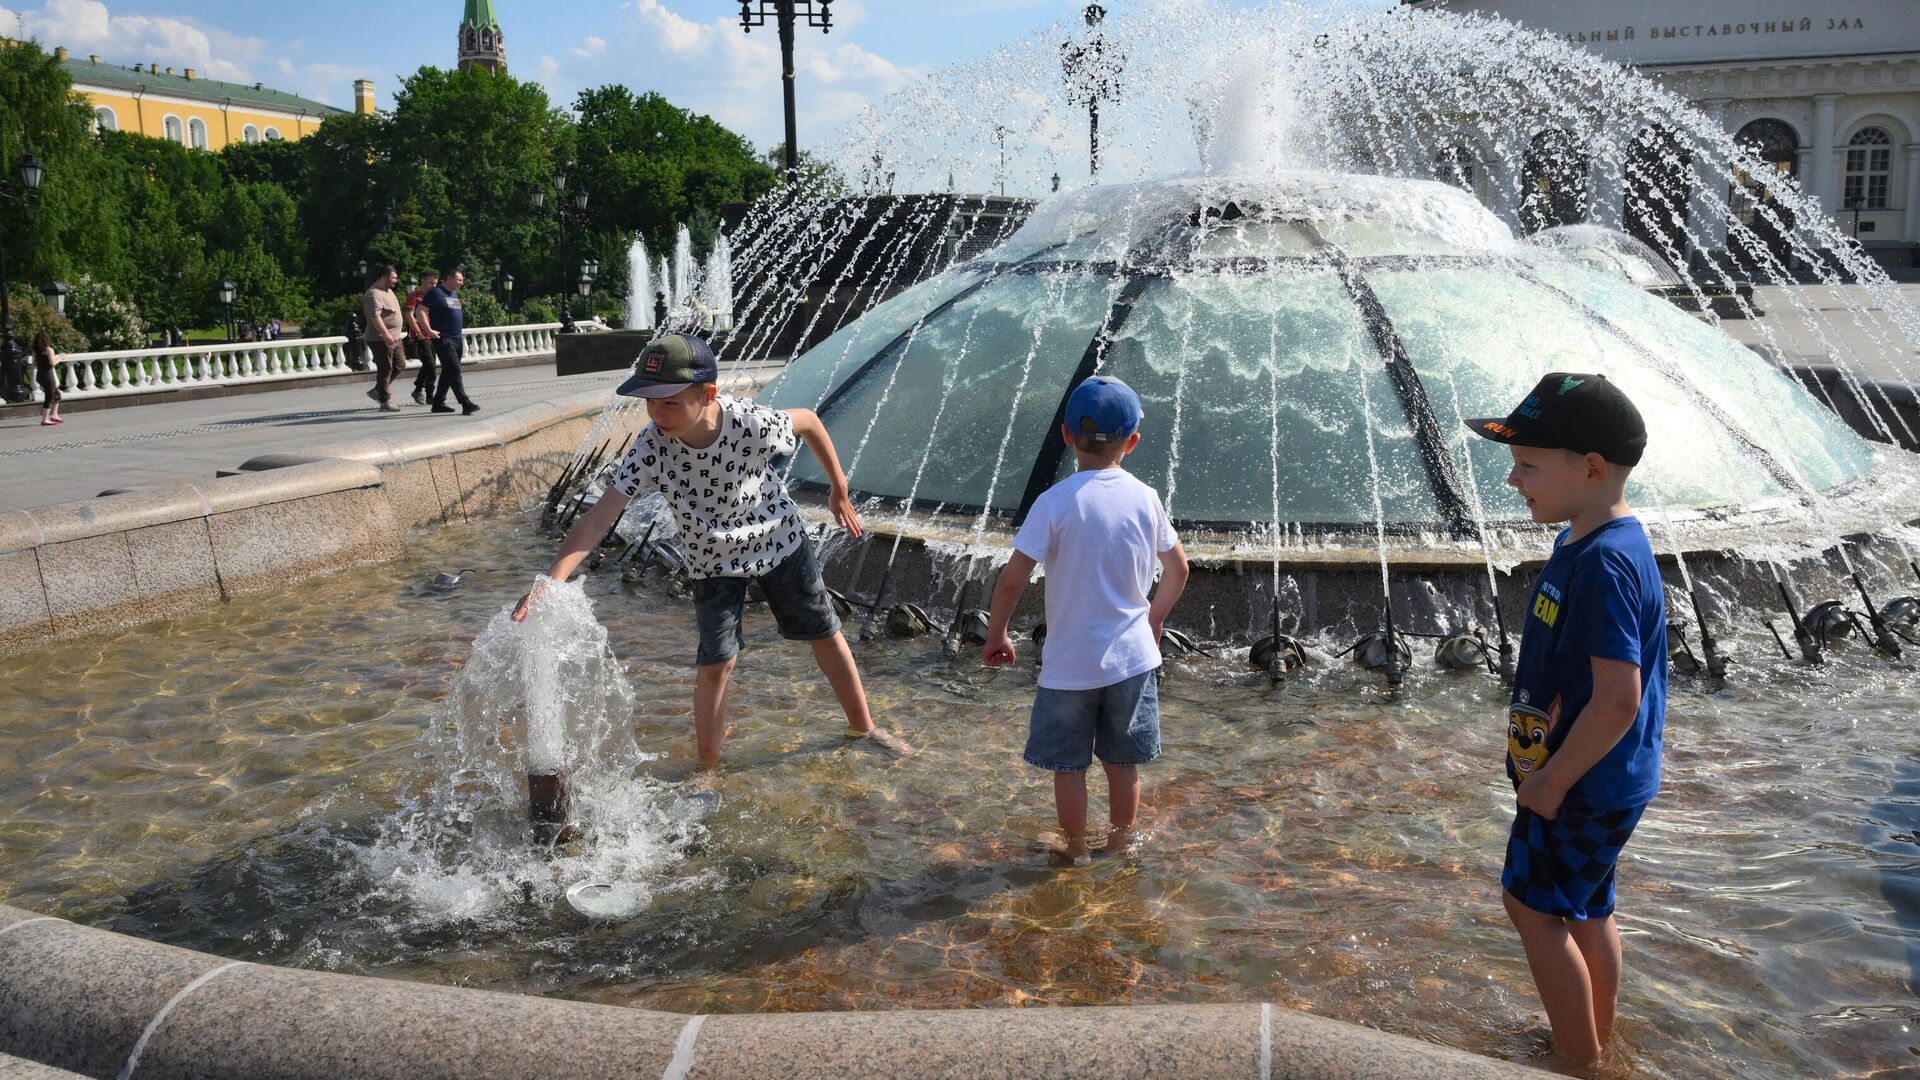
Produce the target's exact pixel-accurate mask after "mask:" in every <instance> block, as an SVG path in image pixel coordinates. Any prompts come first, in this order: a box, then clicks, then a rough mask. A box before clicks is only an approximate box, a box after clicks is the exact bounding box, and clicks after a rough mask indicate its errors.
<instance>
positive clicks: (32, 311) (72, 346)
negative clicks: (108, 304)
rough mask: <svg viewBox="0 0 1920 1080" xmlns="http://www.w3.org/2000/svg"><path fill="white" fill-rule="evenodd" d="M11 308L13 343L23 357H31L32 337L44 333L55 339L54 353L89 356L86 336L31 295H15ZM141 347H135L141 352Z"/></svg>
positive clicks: (89, 346) (137, 344)
mask: <svg viewBox="0 0 1920 1080" xmlns="http://www.w3.org/2000/svg"><path fill="white" fill-rule="evenodd" d="M11 300H12V303H11V304H10V305H9V307H10V308H11V311H12V315H13V343H14V344H15V345H17V346H19V348H20V353H21V355H22V356H23V357H29V358H30V357H31V355H32V354H31V353H30V352H29V350H31V349H32V348H33V336H34V335H35V334H38V333H39V332H40V331H42V330H45V331H46V332H47V336H48V337H50V338H52V339H53V351H54V352H57V353H76V352H90V351H92V349H91V343H90V342H88V341H87V335H85V334H83V333H81V332H80V331H79V330H76V329H75V328H74V325H73V324H72V323H71V322H68V321H67V320H66V319H63V318H61V317H60V316H58V315H55V314H54V313H53V308H51V307H48V306H47V302H46V301H45V300H42V299H41V298H39V297H38V296H34V295H32V294H30V293H20V292H17V293H14V294H13V296H12V297H11ZM140 344H144V342H142V343H136V344H135V345H134V346H132V347H133V348H138V347H139V345H140Z"/></svg>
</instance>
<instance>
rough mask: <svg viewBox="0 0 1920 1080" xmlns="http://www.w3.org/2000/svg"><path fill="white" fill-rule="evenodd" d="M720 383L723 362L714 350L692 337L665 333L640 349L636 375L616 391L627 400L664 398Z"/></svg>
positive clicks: (634, 366) (690, 335) (636, 363)
mask: <svg viewBox="0 0 1920 1080" xmlns="http://www.w3.org/2000/svg"><path fill="white" fill-rule="evenodd" d="M718 381H720V360H719V358H718V357H716V356H714V355H713V347H712V346H710V345H708V344H707V343H706V342H704V341H702V340H700V339H699V338H697V337H694V336H693V335H692V334H663V335H661V336H660V337H657V338H655V339H653V340H652V341H650V342H648V343H647V347H646V348H644V349H642V350H640V359H638V360H636V361H634V363H633V375H632V376H631V377H630V378H628V379H627V381H626V382H623V383H621V384H620V389H618V390H616V391H614V392H615V393H617V394H621V395H624V396H626V397H642V398H663V397H672V396H673V395H675V394H677V393H679V392H680V391H682V390H685V389H686V388H687V387H689V386H691V385H693V384H694V383H710V382H718Z"/></svg>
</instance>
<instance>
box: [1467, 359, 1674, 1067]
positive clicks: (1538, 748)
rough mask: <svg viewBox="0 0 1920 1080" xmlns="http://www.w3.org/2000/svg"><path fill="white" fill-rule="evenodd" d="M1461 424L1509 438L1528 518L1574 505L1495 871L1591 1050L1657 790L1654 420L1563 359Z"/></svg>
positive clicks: (1557, 1003) (1519, 735)
mask: <svg viewBox="0 0 1920 1080" xmlns="http://www.w3.org/2000/svg"><path fill="white" fill-rule="evenodd" d="M1467 426H1468V427H1470V428H1472V429H1473V431H1474V432H1475V434H1478V435H1480V436H1482V437H1483V438H1488V439H1492V440H1494V441H1495V442H1501V443H1505V444H1507V447H1508V449H1509V450H1511V451H1512V453H1513V471H1512V472H1511V473H1510V474H1508V476H1507V483H1508V484H1511V485H1512V486H1513V487H1514V488H1516V489H1518V490H1519V492H1520V494H1521V496H1522V497H1524V498H1525V499H1526V501H1527V508H1528V510H1530V511H1531V512H1532V514H1533V520H1535V521H1538V522H1542V523H1546V522H1556V521H1565V522H1567V523H1568V526H1567V528H1566V529H1565V530H1564V531H1562V532H1561V533H1560V536H1559V537H1558V538H1557V539H1556V540H1555V541H1554V546H1553V555H1552V557H1551V558H1549V559H1548V560H1547V565H1546V566H1545V567H1543V568H1542V569H1541V571H1540V579H1539V583H1538V584H1537V585H1535V587H1534V591H1533V596H1532V599H1531V601H1530V603H1529V605H1528V614H1527V622H1526V630H1525V632H1524V633H1523V634H1522V635H1521V638H1520V659H1519V663H1518V666H1517V668H1516V670H1515V673H1514V683H1513V702H1512V704H1511V705H1510V706H1509V711H1508V715H1507V777H1508V778H1509V779H1510V780H1512V781H1513V784H1514V787H1515V789H1516V795H1515V802H1516V803H1517V804H1518V809H1517V811H1516V813H1515V815H1514V821H1513V832H1512V834H1511V835H1510V836H1509V837H1508V840H1507V862H1506V869H1505V870H1504V871H1503V872H1502V873H1501V875H1500V883H1501V885H1502V887H1503V889H1504V896H1503V899H1504V901H1505V903H1506V908H1507V916H1508V918H1510V919H1512V920H1513V925H1514V928H1515V929H1517V930H1519V931H1520V940H1521V943H1522V944H1523V945H1524V946H1525V947H1526V951H1527V964H1528V966H1529V967H1530V968H1532V970H1533V982H1534V986H1535V987H1536V988H1537V989H1538V990H1539V992H1540V999H1541V1002H1542V1003H1543V1004H1544V1005H1545V1006H1546V1009H1547V1019H1548V1021H1549V1022H1550V1023H1551V1024H1552V1025H1553V1042H1554V1045H1555V1047H1556V1048H1558V1049H1559V1051H1560V1052H1561V1053H1562V1054H1564V1055H1565V1056H1567V1057H1568V1058H1570V1059H1571V1060H1572V1061H1573V1062H1575V1063H1576V1064H1583V1065H1584V1064H1587V1063H1591V1062H1594V1061H1597V1060H1599V1058H1600V1055H1601V1052H1602V1049H1603V1048H1604V1047H1605V1046H1606V1045H1607V1042H1608V1040H1609V1039H1611V1037H1612V1035H1613V1020H1614V1009H1615V1005H1616V1002H1617V1001H1618V999H1619V995H1620V931H1619V929H1618V928H1617V927H1616V926H1615V925H1614V921H1613V876H1614V875H1613V871H1614V864H1615V862H1617V861H1618V860H1619V858H1620V850H1621V848H1622V847H1624V846H1625V845H1626V842H1627V838H1628V837H1630V836H1631V835H1633V827H1634V825H1635V824H1636V823H1638V822H1639V820H1640V814H1641V812H1642V811H1644V810H1645V809H1646V807H1647V803H1648V802H1650V801H1651V800H1652V799H1653V796H1654V795H1655V793H1657V792H1658V791H1659V790H1660V745H1661V735H1662V730H1663V728H1664V727H1665V721H1666V710H1667V611H1666V589H1665V587H1664V586H1663V585H1662V583H1661V580H1660V570H1659V567H1658V566H1657V565H1656V564H1655V562H1654V558H1653V547H1652V545H1651V544H1649V543H1648V542H1647V534H1646V530H1645V529H1643V528H1642V527H1641V525H1640V521H1639V519H1637V518H1635V517H1634V516H1633V511H1632V510H1631V509H1629V508H1628V506H1627V497H1626V487H1627V477H1628V474H1629V473H1631V472H1632V471H1633V467H1634V466H1635V465H1638V464H1639V463H1640V455H1641V453H1642V452H1643V451H1644V450H1645V449H1646V445H1647V428H1646V424H1645V423H1644V422H1643V421H1642V420H1641V418H1640V412H1639V410H1637V409H1635V408H1634V406H1633V402H1631V401H1629V400H1627V396H1626V395H1625V394H1623V393H1621V392H1620V390H1619V389H1618V388H1617V387H1615V386H1614V385H1613V384H1612V383H1610V382H1608V381H1607V379H1606V377H1605V376H1603V375H1583V374H1575V375H1570V374H1566V373H1564V372H1555V373H1553V374H1550V375H1548V376H1547V377H1546V378H1544V379H1542V380H1540V383H1539V385H1537V386H1535V387H1534V388H1533V392H1532V393H1530V394H1528V395H1527V399H1526V400H1525V401H1523V402H1521V404H1520V405H1519V407H1518V408H1516V409H1514V411H1513V413H1512V414H1511V415H1509V416H1507V417H1504V418H1498V419H1496V418H1487V419H1480V420H1469V421H1467Z"/></svg>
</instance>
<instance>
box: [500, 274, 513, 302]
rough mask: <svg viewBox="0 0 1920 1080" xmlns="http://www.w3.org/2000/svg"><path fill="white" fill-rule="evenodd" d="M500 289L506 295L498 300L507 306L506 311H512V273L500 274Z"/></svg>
mask: <svg viewBox="0 0 1920 1080" xmlns="http://www.w3.org/2000/svg"><path fill="white" fill-rule="evenodd" d="M500 289H501V291H502V292H504V293H506V296H505V297H503V298H502V299H501V301H500V302H501V303H503V304H505V305H506V306H507V310H508V311H512V310H513V275H512V274H503V275H501V277H500Z"/></svg>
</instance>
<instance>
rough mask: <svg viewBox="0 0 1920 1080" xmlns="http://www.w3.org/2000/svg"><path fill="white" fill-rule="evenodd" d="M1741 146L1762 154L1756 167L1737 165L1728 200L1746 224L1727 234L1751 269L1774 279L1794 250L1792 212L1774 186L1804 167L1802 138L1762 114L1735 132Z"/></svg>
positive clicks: (1738, 219) (1729, 245) (1731, 245)
mask: <svg viewBox="0 0 1920 1080" xmlns="http://www.w3.org/2000/svg"><path fill="white" fill-rule="evenodd" d="M1733 141H1734V142H1736V143H1739V144H1740V148H1741V149H1742V150H1745V151H1747V152H1749V153H1751V154H1752V155H1753V156H1754V157H1756V158H1759V159H1760V161H1759V165H1758V167H1757V169H1755V171H1749V168H1750V167H1749V166H1745V165H1736V167H1735V169H1734V174H1733V185H1732V186H1731V188H1729V190H1728V191H1727V205H1728V208H1729V209H1730V210H1731V211H1732V215H1733V218H1734V220H1735V221H1736V222H1737V223H1738V224H1739V225H1740V226H1741V228H1739V229H1735V230H1734V231H1733V232H1732V234H1731V235H1729V237H1728V239H1727V248H1728V250H1729V251H1731V252H1733V253H1734V254H1735V256H1736V257H1737V261H1738V262H1740V263H1741V264H1742V265H1743V266H1745V267H1746V268H1747V269H1748V270H1750V271H1752V272H1755V273H1758V274H1761V275H1763V280H1768V279H1771V278H1772V277H1774V276H1777V275H1779V274H1780V273H1782V272H1784V271H1783V269H1782V268H1784V267H1786V265H1787V264H1788V261H1789V257H1790V254H1791V250H1790V249H1791V245H1790V244H1789V243H1788V236H1789V234H1791V233H1792V232H1793V228H1794V224H1795V223H1794V217H1793V211H1791V210H1789V209H1788V208H1787V207H1786V206H1785V205H1783V204H1782V203H1780V202H1779V200H1778V199H1777V198H1775V196H1774V188H1773V187H1771V186H1770V185H1771V184H1773V183H1775V182H1778V181H1780V180H1783V179H1785V178H1787V177H1789V176H1794V175H1797V174H1798V173H1799V171H1800V137H1799V136H1798V135H1796V134H1794V131H1793V128H1792V126H1790V125H1789V124H1788V123H1787V122H1786V121H1784V120H1775V119H1773V118H1771V117H1763V118H1761V119H1759V120H1755V121H1753V122H1752V123H1749V124H1748V125H1747V126H1745V127H1743V128H1741V129H1740V130H1739V132H1738V133H1737V134H1735V135H1734V137H1733Z"/></svg>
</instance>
